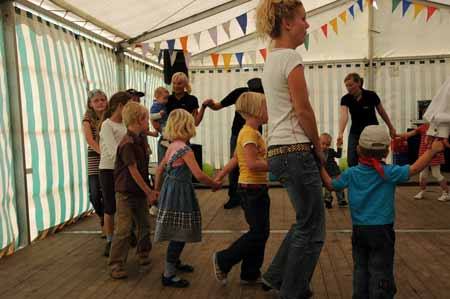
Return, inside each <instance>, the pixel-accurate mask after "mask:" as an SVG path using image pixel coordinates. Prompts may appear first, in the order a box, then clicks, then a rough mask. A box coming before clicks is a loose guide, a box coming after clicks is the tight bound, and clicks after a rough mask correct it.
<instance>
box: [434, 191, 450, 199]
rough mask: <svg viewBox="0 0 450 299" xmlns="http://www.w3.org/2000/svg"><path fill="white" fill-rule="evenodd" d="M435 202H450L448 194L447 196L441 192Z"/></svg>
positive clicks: (446, 193)
mask: <svg viewBox="0 0 450 299" xmlns="http://www.w3.org/2000/svg"><path fill="white" fill-rule="evenodd" d="M437 200H439V201H450V194H448V192H442V195H441V196H440V197H439V198H438V199H437Z"/></svg>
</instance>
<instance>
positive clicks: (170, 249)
mask: <svg viewBox="0 0 450 299" xmlns="http://www.w3.org/2000/svg"><path fill="white" fill-rule="evenodd" d="M184 245H186V242H181V241H170V242H169V245H168V246H167V256H166V263H165V266H164V276H165V277H171V276H173V275H175V271H176V265H177V264H178V263H180V256H181V252H182V251H183V249H184Z"/></svg>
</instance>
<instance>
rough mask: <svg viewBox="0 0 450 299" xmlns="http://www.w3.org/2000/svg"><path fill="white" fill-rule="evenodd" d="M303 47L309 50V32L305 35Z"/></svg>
mask: <svg viewBox="0 0 450 299" xmlns="http://www.w3.org/2000/svg"><path fill="white" fill-rule="evenodd" d="M305 49H306V51H308V50H309V33H308V34H306V36H305Z"/></svg>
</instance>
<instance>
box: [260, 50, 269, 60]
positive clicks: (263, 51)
mask: <svg viewBox="0 0 450 299" xmlns="http://www.w3.org/2000/svg"><path fill="white" fill-rule="evenodd" d="M259 53H261V56H262V57H263V59H264V61H266V57H267V49H259Z"/></svg>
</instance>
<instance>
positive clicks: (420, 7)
mask: <svg viewBox="0 0 450 299" xmlns="http://www.w3.org/2000/svg"><path fill="white" fill-rule="evenodd" d="M413 5H414V19H415V18H417V16H418V15H419V14H420V13H421V12H422V10H423V9H424V8H425V5H423V4H419V3H413Z"/></svg>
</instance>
